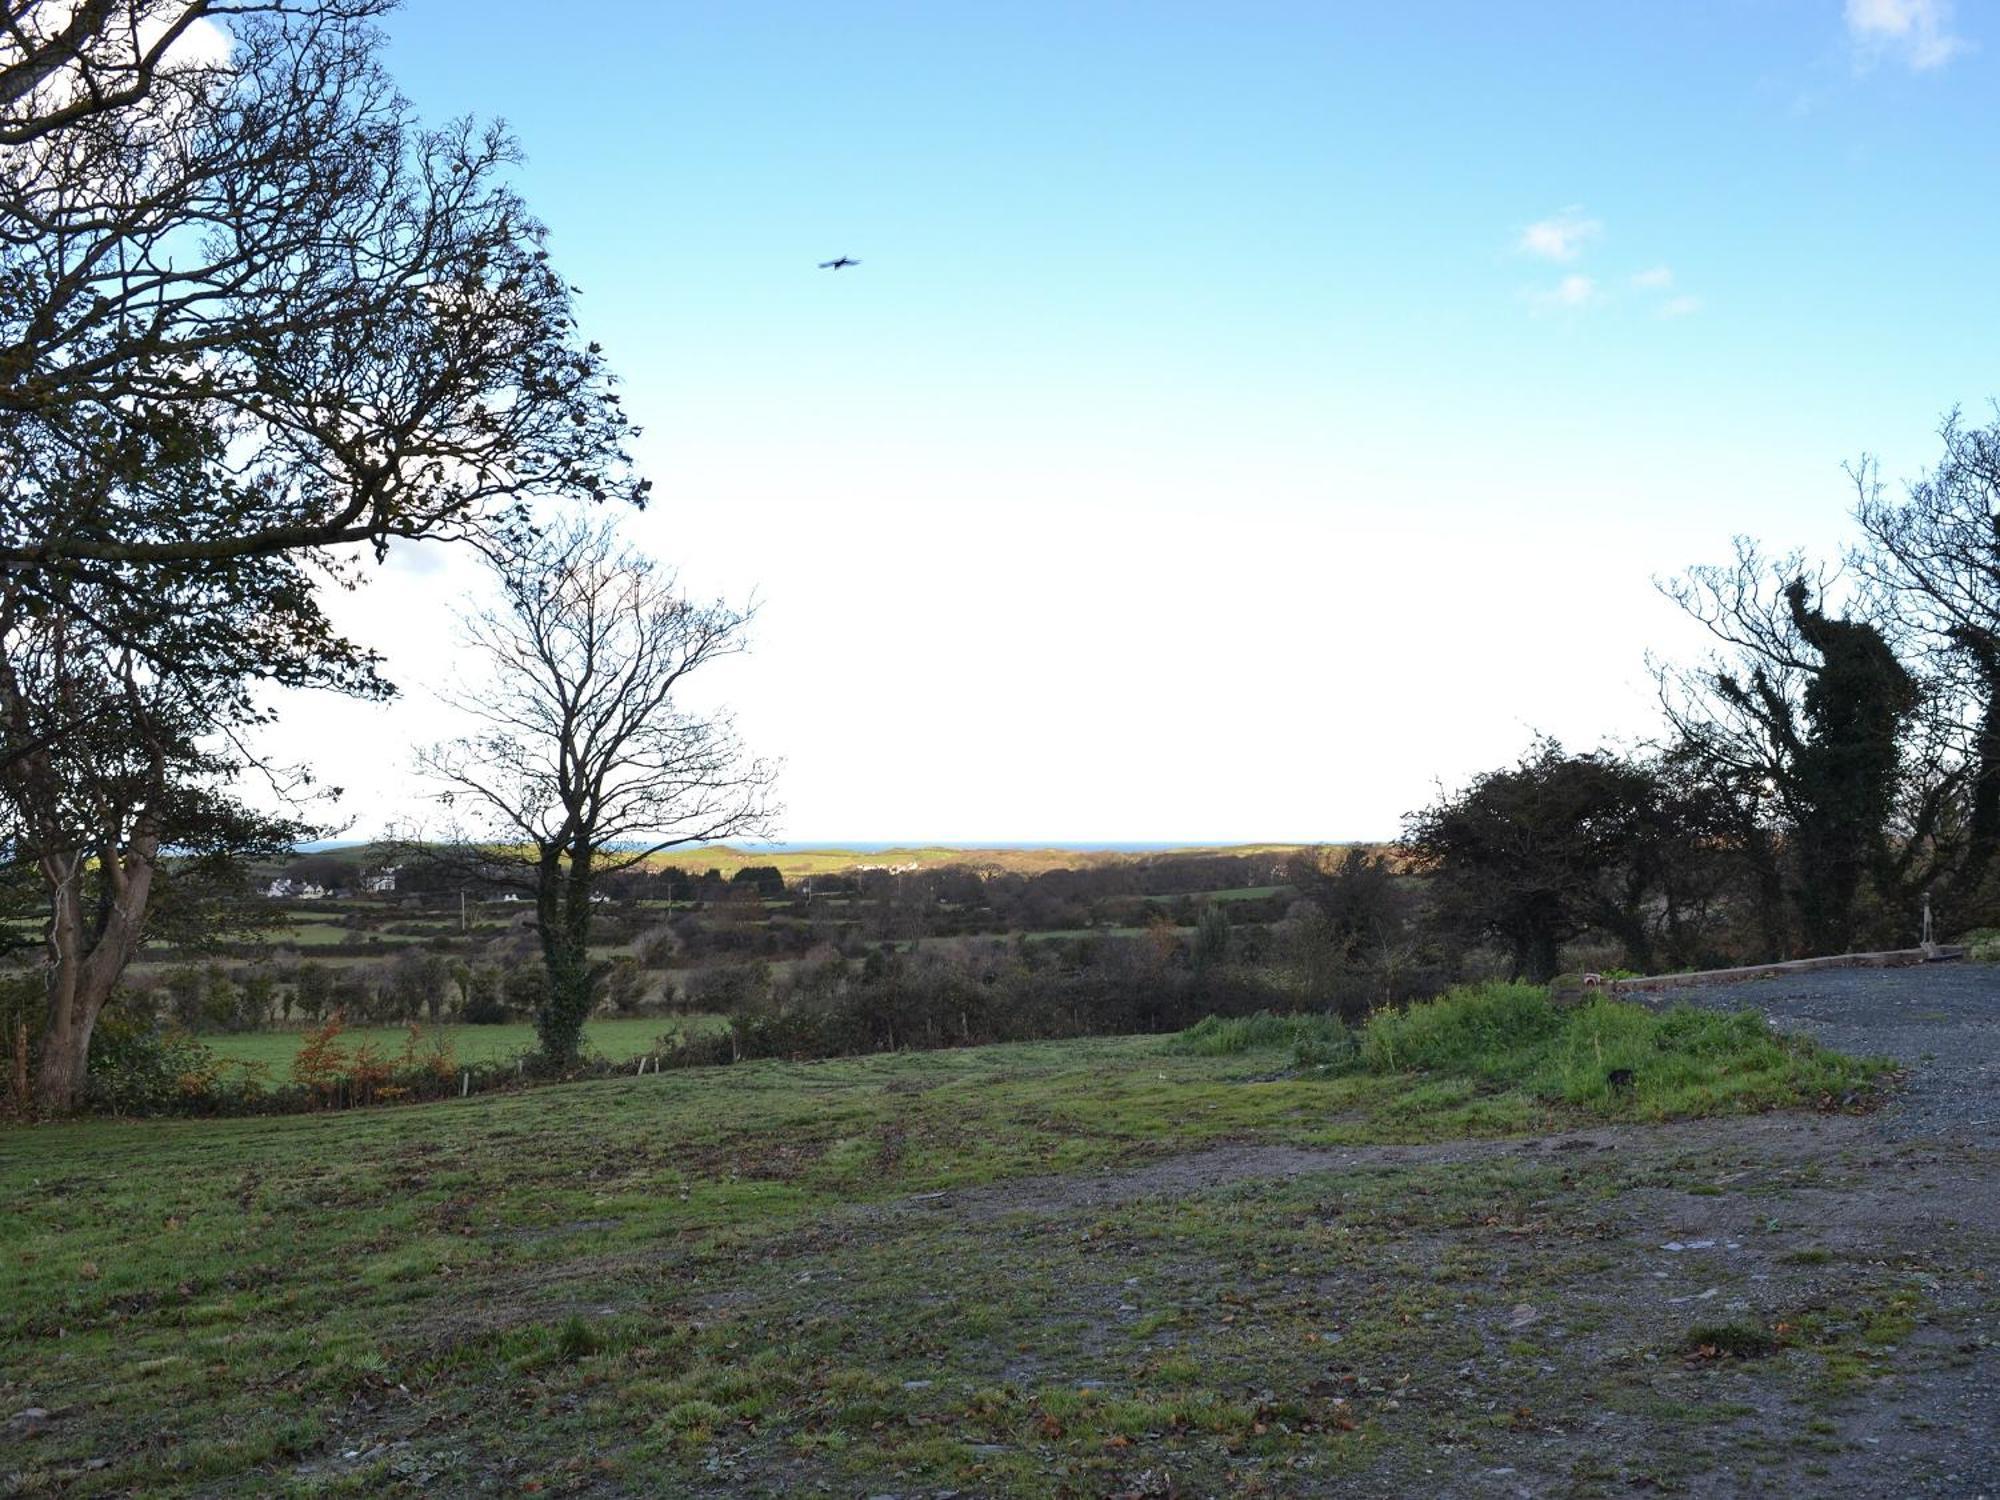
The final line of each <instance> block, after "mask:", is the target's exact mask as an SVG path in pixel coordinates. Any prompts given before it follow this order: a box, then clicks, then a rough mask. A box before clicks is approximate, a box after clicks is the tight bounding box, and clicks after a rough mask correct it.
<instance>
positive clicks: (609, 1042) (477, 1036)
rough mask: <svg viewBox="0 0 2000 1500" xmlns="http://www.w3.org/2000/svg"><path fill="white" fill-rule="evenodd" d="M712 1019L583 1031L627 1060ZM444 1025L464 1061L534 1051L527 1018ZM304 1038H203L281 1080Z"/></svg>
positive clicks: (375, 1036) (386, 1036) (373, 1032)
mask: <svg viewBox="0 0 2000 1500" xmlns="http://www.w3.org/2000/svg"><path fill="white" fill-rule="evenodd" d="M710 1019H711V1018H708V1017H692V1018H687V1019H685V1020H684V1019H682V1018H678V1017H671V1018H667V1019H660V1018H658V1017H647V1018H641V1019H634V1020H619V1019H608V1020H595V1021H592V1022H591V1023H590V1024H589V1026H587V1027H586V1028H585V1029H584V1039H583V1040H584V1046H585V1047H586V1048H587V1049H588V1050H590V1051H593V1052H600V1053H602V1054H603V1055H604V1056H606V1057H608V1058H610V1059H611V1060H612V1061H613V1062H628V1061H630V1060H631V1059H633V1058H637V1057H642V1056H644V1055H646V1054H648V1053H651V1052H657V1051H658V1050H659V1047H658V1045H657V1043H658V1042H659V1039H660V1038H661V1037H662V1036H665V1035H667V1034H668V1033H670V1032H674V1031H678V1030H680V1029H682V1028H683V1027H684V1026H686V1025H688V1024H690V1022H692V1024H696V1025H700V1024H707V1023H708V1022H709V1021H710ZM440 1029H441V1030H442V1031H443V1033H444V1035H445V1036H446V1037H447V1038H449V1040H450V1042H451V1047H452V1055H453V1056H454V1057H456V1058H457V1059H458V1060H459V1061H460V1062H486V1061H489V1060H490V1059H493V1058H499V1057H512V1056H514V1054H516V1053H517V1052H527V1051H531V1050H533V1048H534V1047H535V1045H536V1043H535V1028H534V1026H533V1025H532V1024H530V1023H529V1022H526V1021H515V1022H509V1023H508V1024H506V1025H504V1026H446V1027H442V1028H440ZM432 1035H433V1033H432V1030H431V1028H429V1027H425V1028H424V1040H425V1042H426V1044H428V1042H429V1040H430V1038H431V1036H432ZM302 1036H303V1033H302V1032H298V1031H252V1032H243V1033H239V1034H237V1035H234V1036H204V1037H202V1038H201V1042H202V1044H203V1045H204V1046H207V1047H208V1048H210V1049H211V1050H212V1051H214V1052H215V1053H216V1054H217V1055H218V1056H220V1057H223V1058H227V1059H228V1060H230V1061H232V1062H247V1063H256V1064H261V1065H262V1066H264V1067H265V1068H268V1069H269V1070H270V1072H271V1075H272V1077H273V1078H277V1079H282V1078H283V1077H284V1076H285V1073H286V1070H287V1069H289V1068H290V1067H291V1065H292V1058H293V1057H294V1056H295V1055H296V1054H297V1052H298V1050H299V1043H300V1040H301V1038H302ZM408 1037H409V1028H408V1027H406V1026H352V1027H349V1028H348V1029H347V1030H346V1031H343V1032H342V1033H341V1035H340V1042H341V1046H342V1047H344V1048H347V1049H349V1050H351V1049H353V1048H354V1047H357V1046H359V1045H360V1044H361V1043H362V1042H364V1041H371V1042H373V1043H374V1044H375V1046H376V1048H377V1049H378V1050H379V1051H381V1052H382V1053H383V1054H384V1055H385V1056H389V1057H395V1056H397V1055H398V1054H400V1053H401V1052H402V1050H403V1044H404V1042H405V1041H406V1040H407V1038H408Z"/></svg>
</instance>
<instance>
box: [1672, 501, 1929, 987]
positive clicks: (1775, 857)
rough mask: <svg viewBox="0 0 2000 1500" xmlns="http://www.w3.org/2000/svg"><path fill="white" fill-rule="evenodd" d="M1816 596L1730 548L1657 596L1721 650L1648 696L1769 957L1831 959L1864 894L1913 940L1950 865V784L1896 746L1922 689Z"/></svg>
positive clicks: (1810, 580)
mask: <svg viewBox="0 0 2000 1500" xmlns="http://www.w3.org/2000/svg"><path fill="white" fill-rule="evenodd" d="M1827 587H1828V580H1827V579H1825V578H1824V577H1823V576H1820V575H1809V574H1808V573H1807V571H1806V567H1805V564H1804V562H1803V560H1802V559H1800V558H1798V557H1797V556H1791V557H1786V558H1781V559H1778V560H1776V561H1775V562H1773V561H1770V560H1768V559H1766V558H1765V557H1764V556H1763V555H1762V554H1761V553H1760V552H1759V550H1758V549H1757V548H1756V547H1755V546H1754V544H1752V543H1749V542H1747V541H1742V540H1739V541H1738V543H1737V557H1736V560H1735V562H1734V563H1732V564H1729V565H1726V566H1723V567H1716V568H1694V569H1690V570H1689V572H1688V573H1687V574H1686V575H1685V576H1684V577H1682V578H1680V579H1677V580H1674V581H1673V582H1671V583H1669V584H1668V585H1666V589H1667V592H1668V594H1669V596H1670V597H1671V598H1673V599H1674V600H1675V601H1676V602H1677V603H1679V604H1680V605H1681V606H1682V607H1683V608H1684V609H1686V610H1687V611H1688V612H1689V613H1690V614H1691V615H1693V616H1694V618H1696V619H1697V620H1699V621H1700V622H1701V623H1702V624H1704V625H1705V626H1707V627H1708V629H1709V630H1710V632H1711V633H1712V634H1714V635H1715V636H1716V638H1717V639H1718V640H1720V641H1721V642H1723V643H1724V644H1725V645H1726V646H1727V647H1728V648H1729V649H1728V653H1727V654H1726V655H1722V656H1717V657H1715V658H1713V659H1711V660H1709V661H1707V662H1704V663H1701V664H1699V665H1697V666H1693V667H1684V668H1667V669H1664V670H1663V672H1662V678H1661V680H1662V688H1663V700H1664V702H1665V704H1666V708H1667V713H1668V718H1669V722H1670V725H1671V727H1672V729H1673V731H1674V737H1675V741H1676V753H1677V755H1678V756H1679V757H1680V758H1681V760H1682V761H1683V763H1685V764H1687V765H1689V766H1692V767H1694V768H1695V774H1697V775H1698V776H1699V777H1700V778H1701V779H1702V780H1703V781H1704V782H1705V783H1706V784H1707V785H1708V786H1709V787H1711V788H1713V789H1714V790H1715V792H1716V793H1717V795H1718V796H1719V797H1721V798H1722V799H1723V800H1724V801H1725V803H1726V804H1727V810H1726V812H1725V814H1724V822H1725V823H1726V824H1727V826H1728V828H1729V832H1730V835H1731V840H1732V845H1731V847H1732V850H1733V852H1734V853H1735V855H1736V856H1737V857H1738V858H1739V859H1741V860H1742V861H1743V862H1744V864H1745V866H1746V867H1747V868H1748V869H1749V871H1750V873H1751V885H1752V887H1753V889H1754V891H1755V893H1756V904H1757V907H1758V911H1759V924H1760V926H1761V927H1762V929H1763V931H1764V934H1765V944H1766V947H1767V948H1769V949H1771V950H1773V951H1772V953H1771V956H1773V957H1778V956H1787V955H1789V954H1791V953H1794V952H1798V951H1804V952H1806V953H1813V954H1826V953H1839V952H1844V951H1846V949H1847V948H1849V947H1850V946H1851V945H1852V943H1853V941H1854V939H1855V936H1856V934H1857V931H1858V930H1859V928H1860V924H1861V921H1862V911H1861V897H1862V896H1863V895H1864V894H1872V895H1874V896H1875V897H1876V898H1878V899H1879V900H1880V901H1882V902H1884V903H1886V904H1887V905H1888V906H1889V907H1890V908H1892V910H1891V911H1890V913H1889V914H1888V917H1887V923H1888V925H1890V926H1891V927H1893V928H1895V929H1896V930H1899V931H1909V932H1911V935H1913V929H1914V926H1915V911H1914V904H1913V898H1914V893H1915V892H1918V891H1921V890H1922V889H1925V888H1927V887H1928V885H1929V883H1930V882H1931V880H1932V879H1933V878H1934V876H1935V873H1936V872H1937V870H1938V869H1939V868H1940V867H1942V866H1943V865H1945V864H1946V863H1947V862H1948V860H1949V857H1950V852H1949V848H1948V846H1947V843H1948V835H1949V833H1950V828H1949V818H1948V816H1947V814H1948V810H1949V809H1950V807H1951V806H1952V804H1953V802H1954V800H1955V798H1956V796H1957V794H1958V789H1959V785H1960V781H1961V776H1960V773H1959V771H1958V769H1957V768H1956V767H1954V766H1953V765H1952V764H1950V763H1949V762H1948V761H1946V760H1940V759H1937V758H1935V757H1926V756H1919V755H1915V754H1913V753H1912V751H1913V749H1915V748H1920V747H1917V746H1915V745H1914V743H1913V742H1912V741H1910V740H1909V739H1908V737H1907V731H1908V730H1909V728H1910V727H1911V726H1912V724H1913V723H1914V722H1915V721H1916V719H1917V714H1918V709H1919V707H1920V706H1921V704H1922V701H1923V696H1924V689H1925V685H1924V684H1923V683H1921V682H1919V681H1918V679H1917V678H1915V677H1914V676H1912V674H1911V673H1910V672H1909V670H1908V669H1907V668H1906V667H1905V666H1904V665H1903V663H1902V662H1901V661H1899V660H1898V659H1897V656H1896V653H1895V651H1894V650H1893V649H1892V647H1891V646H1890V644H1889V641H1888V639H1887V637H1886V636H1885V634H1884V632H1883V630H1882V628H1881V627H1880V626H1879V625H1877V624H1875V623H1874V622H1872V621H1869V620H1864V619H1854V618H1851V617H1849V616H1846V615H1838V616H1837V615H1833V614H1831V613H1829V612H1828V611H1827V610H1826V609H1825V607H1824V605H1823V603H1822V602H1821V601H1822V600H1823V599H1824V597H1825V594H1826V592H1827ZM1905 906H1909V907H1911V910H1909V911H1907V912H1900V913H1899V912H1898V911H1897V910H1894V909H1898V908H1902V907H1905Z"/></svg>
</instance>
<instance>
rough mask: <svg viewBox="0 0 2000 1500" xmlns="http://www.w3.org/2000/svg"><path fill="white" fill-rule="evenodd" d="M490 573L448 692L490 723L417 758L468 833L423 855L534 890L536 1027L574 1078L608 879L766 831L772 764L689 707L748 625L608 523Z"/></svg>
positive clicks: (582, 524) (512, 556)
mask: <svg viewBox="0 0 2000 1500" xmlns="http://www.w3.org/2000/svg"><path fill="white" fill-rule="evenodd" d="M495 574H496V578H497V581H498V584H499V587H500V594H501V600H502V602H501V604H500V605H499V606H498V607H496V608H492V609H488V610H485V611H482V612H480V613H477V614H475V615H473V616H472V617H470V618H469V619H468V620H467V621H466V622H465V624H466V641H467V647H468V652H469V667H468V673H467V676H466V678H465V680H464V682H463V683H462V685H461V686H460V687H459V688H458V689H457V690H456V691H455V692H454V693H453V694H452V695H451V696H452V702H453V703H454V705H455V706H456V707H457V708H458V710H459V711H460V712H461V713H463V714H464V715H466V716H467V717H468V718H469V719H471V720H472V721H474V722H475V723H476V724H477V725H478V726H479V727H478V729H477V730H476V732H474V733H472V734H469V735H467V736H464V737H462V738H460V739H456V740H452V741H449V742H447V743H445V744H441V745H436V746H433V747H431V748H430V749H428V750H426V751H424V752H422V753H421V755H420V756H419V766H420V768H421V770H422V771H423V772H424V773H425V774H426V775H428V776H429V777H430V778H431V779H432V780H433V781H434V782H436V783H437V785H438V786H439V788H440V800H441V801H442V802H443V803H444V805H445V806H446V808H447V809H448V810H449V812H450V814H451V815H452V816H453V817H455V818H458V819H460V820H462V826H461V827H459V828H458V829H455V830H454V833H453V837H452V838H451V840H450V841H449V844H448V846H446V847H444V848H440V847H439V846H437V845H428V844H423V843H416V844H414V845H412V847H411V850H410V856H411V857H416V858H424V857H428V858H431V859H439V858H456V859H460V860H462V861H464V862H465V863H466V864H467V866H468V868H469V869H474V870H477V871H478V872H480V873H481V874H482V875H483V876H484V877H485V878H487V879H495V878H498V879H508V878H511V879H512V880H514V881H515V882H516V883H518V884H519V885H520V886H521V887H522V888H523V889H526V890H529V891H532V892H533V894H534V898H535V916H536V922H537V929H538V931H539V933H540V937H541V946H542V958H543V964H544V967H545V969H546V971H547V976H548V984H547V989H546V992H545V993H544V994H543V995H542V996H541V997H540V999H539V1001H538V1004H537V1007H536V1017H535V1020H536V1027H537V1030H538V1032H539V1034H540V1038H541V1044H542V1051H543V1054H544V1055H545V1057H546V1058H547V1059H548V1061H549V1063H550V1064H551V1065H553V1066H556V1067H567V1066H569V1065H570V1064H571V1063H573V1062H575V1060H576V1058H577V1056H578V1052H579V1049H580V1046H581V1042H582V1035H583V1024H584V1021H585V1019H586V1018H587V1017H588V1016H589V1014H590V1011H591V1009H592V1007H593V1005H594V1004H595V1001H596V998H597V988H598V985H599V982H600V980H601V979H602V977H603V973H602V966H600V965H598V964H595V963H593V961H592V960H591V957H590V930H591V921H592V915H593V913H592V910H591V907H592V901H591V898H592V895H593V893H594V892H595V890H596V883H597V881H598V880H599V878H601V877H602V876H604V875H608V874H613V873H616V872H617V871H620V870H629V869H632V868H634V867H636V866H638V865H640V864H641V863H643V862H644V861H645V860H647V859H649V858H650V857H652V856H653V855H655V854H658V853H660V852H661V851H662V850H665V849H671V848H674V847H676V846H679V845H684V844H696V843H711V842H714V841H715V840H717V839H723V838H730V837H735V836H739V835H741V834H745V833H751V832H756V831H760V830H762V829H764V828H765V827H766V826H768V823H769V821H770V818H771V817H772V815H773V808H772V806H771V803H770V801H769V792H770V788H771V785H772V782H773V780H774V776H775V768H774V767H773V766H772V765H771V764H770V763H768V762H765V761H761V760H757V759H754V758H752V757H751V756H750V755H749V754H748V753H747V752H746V750H745V749H744V746H743V744H742V742H741V741H740V740H739V739H738V738H737V735H736V731H735V727H734V725H733V723H732V722H731V720H730V719H729V718H728V716H727V715H725V714H720V713H709V712H701V711H697V710H693V709H690V708H688V707H686V706H684V703H683V698H682V694H683V692H684V689H685V684H686V681H687V679H688V677H689V676H690V675H692V674H693V673H695V672H697V671H699V670H700V669H702V668H703V667H705V666H708V665H709V664H710V663H712V662H715V661H717V660H719V659H721V658H723V657H726V656H730V655H734V654H736V653H738V652H740V651H742V650H743V649H744V645H745V638H744V632H745V628H746V626H747V624H748V619H747V617H746V616H745V615H743V614H741V613H739V612H738V611H736V610H734V609H731V608H729V607H728V606H727V605H725V604H721V603H712V604H700V603H696V602H693V601H691V600H689V599H687V598H686V597H685V596H683V595H682V594H681V593H680V592H679V590H678V588H677V587H676V585H675V580H674V578H673V576H672V575H671V574H669V573H667V572H665V571H663V570H662V569H661V568H660V567H658V566H657V565H656V564H655V563H653V562H652V561H651V560H649V559H648V558H646V557H644V556H643V555H641V554H639V553H637V552H635V551H633V550H631V549H630V548H629V547H626V546H624V545H622V544H621V543H620V542H619V541H618V539H617V537H616V536H615V534H614V533H613V532H612V531H611V529H610V528H608V527H606V526H604V525H602V524H598V523H591V522H586V521H581V520H575V519H572V520H570V521H566V522H564V523H561V524H559V525H557V526H555V527H553V528H551V529H550V530H549V531H548V532H547V533H546V534H545V535H543V536H541V537H539V538H537V539H536V540H535V541H533V542H532V543H531V544H529V545H527V546H525V547H523V548H521V549H519V550H517V551H514V552H511V553H509V554H506V555H505V556H503V557H502V558H500V559H499V560H498V561H497V562H496V565H495ZM463 824H469V825H470V826H463Z"/></svg>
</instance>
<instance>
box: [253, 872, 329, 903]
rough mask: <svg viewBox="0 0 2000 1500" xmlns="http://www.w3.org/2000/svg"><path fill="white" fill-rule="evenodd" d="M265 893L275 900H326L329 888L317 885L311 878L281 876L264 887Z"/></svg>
mask: <svg viewBox="0 0 2000 1500" xmlns="http://www.w3.org/2000/svg"><path fill="white" fill-rule="evenodd" d="M264 894H265V895H266V896H269V897H270V898H271V899H272V900H273V901H324V900H325V899H326V896H327V889H326V887H325V886H323V885H315V884H313V882H311V881H310V880H293V879H290V878H289V877H286V876H280V877H279V878H278V879H276V880H274V881H272V882H271V883H270V884H269V885H267V886H265V887H264Z"/></svg>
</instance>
